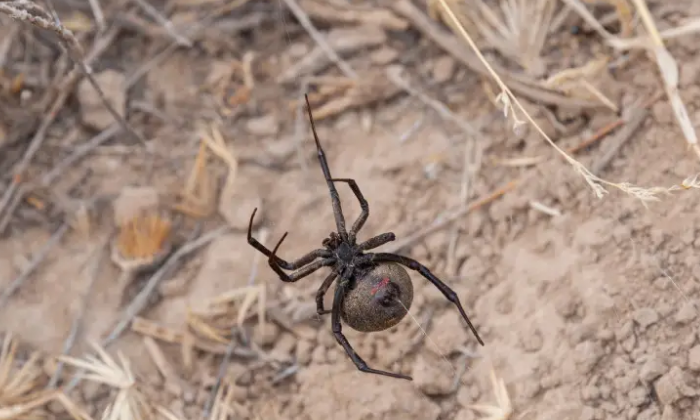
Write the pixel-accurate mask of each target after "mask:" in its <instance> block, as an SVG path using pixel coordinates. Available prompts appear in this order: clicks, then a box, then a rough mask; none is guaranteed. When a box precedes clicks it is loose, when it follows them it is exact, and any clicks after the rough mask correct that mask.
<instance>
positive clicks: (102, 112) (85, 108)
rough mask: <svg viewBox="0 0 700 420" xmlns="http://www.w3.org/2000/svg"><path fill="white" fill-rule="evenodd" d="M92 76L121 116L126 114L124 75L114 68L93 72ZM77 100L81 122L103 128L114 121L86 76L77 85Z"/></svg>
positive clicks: (97, 128)
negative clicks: (80, 111)
mask: <svg viewBox="0 0 700 420" xmlns="http://www.w3.org/2000/svg"><path fill="white" fill-rule="evenodd" d="M94 78H95V81H96V82H97V84H98V85H100V88H101V89H102V91H103V92H104V94H105V97H106V98H107V100H108V101H109V102H110V104H112V107H113V108H114V110H115V111H116V112H117V114H119V115H121V116H122V117H123V116H124V115H125V114H126V91H125V90H124V87H123V86H124V81H125V80H126V78H125V77H124V75H123V74H121V73H119V72H117V71H114V70H105V71H103V72H101V73H98V74H95V75H94ZM78 101H79V102H80V107H81V110H82V118H83V122H84V123H85V124H87V125H89V126H91V127H92V128H94V129H96V130H104V129H106V128H107V127H109V126H110V125H112V124H113V123H114V122H115V121H114V117H113V116H112V114H110V112H109V110H107V108H106V107H105V105H104V103H103V102H102V99H100V96H99V95H98V94H97V92H96V91H95V88H94V87H93V86H92V85H91V84H90V81H89V80H88V79H87V78H85V79H83V80H82V81H81V82H80V85H79V86H78Z"/></svg>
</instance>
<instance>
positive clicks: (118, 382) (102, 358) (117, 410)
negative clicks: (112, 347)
mask: <svg viewBox="0 0 700 420" xmlns="http://www.w3.org/2000/svg"><path fill="white" fill-rule="evenodd" d="M92 347H93V349H94V350H95V352H96V353H97V356H92V355H88V356H86V357H85V358H84V359H78V358H74V357H68V356H61V357H60V360H62V361H63V362H64V363H66V364H68V365H72V366H74V367H76V368H79V369H83V370H84V372H85V373H84V374H83V375H82V378H83V379H87V380H89V381H93V382H97V383H100V384H104V385H107V386H109V387H111V388H113V389H115V390H116V391H117V394H116V396H115V397H114V400H113V401H112V402H111V403H110V404H109V405H108V406H107V408H106V409H105V411H104V413H103V415H102V419H103V420H147V419H151V418H153V408H152V407H151V406H150V404H149V403H148V402H147V401H146V398H145V396H144V395H143V394H142V393H141V391H140V390H139V389H138V386H137V383H136V379H135V378H134V374H133V373H132V371H131V365H130V363H129V361H128V360H126V359H125V358H124V356H123V355H121V354H118V355H117V357H118V359H119V363H117V361H115V360H114V359H113V358H112V357H111V356H110V355H109V354H107V352H106V351H105V350H104V349H103V348H102V347H100V346H99V345H98V344H95V343H92Z"/></svg>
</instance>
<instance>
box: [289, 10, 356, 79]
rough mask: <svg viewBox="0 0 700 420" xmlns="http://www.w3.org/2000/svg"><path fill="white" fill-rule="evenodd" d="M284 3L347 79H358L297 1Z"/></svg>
mask: <svg viewBox="0 0 700 420" xmlns="http://www.w3.org/2000/svg"><path fill="white" fill-rule="evenodd" d="M284 2H285V4H286V5H287V7H289V10H291V11H292V13H293V14H294V16H295V17H296V18H297V20H298V21H299V23H300V24H301V26H302V27H303V28H304V29H305V30H306V32H308V33H309V36H311V39H313V40H314V42H315V43H316V44H317V45H318V46H319V47H320V48H321V50H323V52H324V53H325V54H326V56H328V59H329V60H331V61H332V62H333V63H335V65H336V66H338V68H339V69H340V71H342V72H343V74H344V75H345V76H346V77H348V78H349V79H357V73H355V70H353V69H352V68H351V67H350V65H349V64H348V63H347V62H345V61H344V60H343V59H342V58H340V56H339V55H338V53H336V52H335V50H333V48H331V46H330V45H328V42H326V39H325V38H324V37H323V35H321V33H320V32H319V31H318V29H316V27H315V26H314V24H313V23H311V19H309V16H308V15H307V14H306V12H304V9H302V8H301V6H299V4H298V3H297V2H296V0H284Z"/></svg>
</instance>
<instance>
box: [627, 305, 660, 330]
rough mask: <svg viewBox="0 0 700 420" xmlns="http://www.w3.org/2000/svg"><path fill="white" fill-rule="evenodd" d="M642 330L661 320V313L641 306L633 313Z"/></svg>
mask: <svg viewBox="0 0 700 420" xmlns="http://www.w3.org/2000/svg"><path fill="white" fill-rule="evenodd" d="M632 316H633V317H634V320H635V321H636V322H637V324H639V327H640V328H641V330H642V331H644V330H646V329H647V328H649V327H650V326H652V325H654V324H656V323H657V322H658V321H659V313H658V312H656V311H655V310H654V309H652V308H640V309H637V310H636V311H634V314H632Z"/></svg>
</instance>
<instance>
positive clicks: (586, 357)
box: [573, 341, 605, 372]
mask: <svg viewBox="0 0 700 420" xmlns="http://www.w3.org/2000/svg"><path fill="white" fill-rule="evenodd" d="M603 356H605V352H604V351H603V349H602V348H601V347H600V345H598V343H596V342H593V341H584V342H581V343H579V344H577V345H576V347H575V348H574V354H573V358H574V362H575V363H576V365H578V366H579V368H580V370H581V371H582V372H589V371H590V370H591V369H592V368H593V366H595V365H596V364H597V363H598V361H599V360H600V359H601V358H602V357H603Z"/></svg>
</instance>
